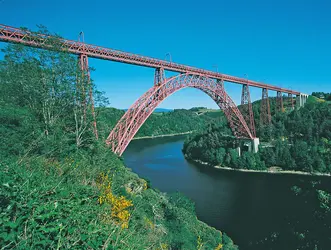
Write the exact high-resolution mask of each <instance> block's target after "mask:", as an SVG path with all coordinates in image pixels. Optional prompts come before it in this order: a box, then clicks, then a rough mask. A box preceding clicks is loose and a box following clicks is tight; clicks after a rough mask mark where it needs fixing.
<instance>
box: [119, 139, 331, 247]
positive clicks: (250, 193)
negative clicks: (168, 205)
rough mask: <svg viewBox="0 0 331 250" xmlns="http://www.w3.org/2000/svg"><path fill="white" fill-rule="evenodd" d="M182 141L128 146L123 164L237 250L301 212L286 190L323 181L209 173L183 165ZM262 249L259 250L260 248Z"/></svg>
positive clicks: (148, 141) (196, 166)
mask: <svg viewBox="0 0 331 250" xmlns="http://www.w3.org/2000/svg"><path fill="white" fill-rule="evenodd" d="M184 138H185V136H178V137H164V138H157V139H143V140H134V141H132V142H131V143H130V145H129V147H128V148H127V150H126V152H124V161H125V164H126V165H127V166H128V167H129V168H131V169H132V170H133V171H134V172H136V173H137V174H139V175H140V176H141V177H145V178H147V179H149V180H150V181H151V183H152V186H153V187H155V188H158V189H159V190H161V191H162V192H168V193H171V192H176V191H180V192H182V193H184V194H185V195H186V196H188V197H190V198H191V199H192V200H193V201H194V202H195V205H196V211H197V215H198V218H199V219H200V220H202V221H204V222H206V223H207V224H209V225H210V226H213V227H215V228H217V229H219V230H221V231H223V232H226V233H227V234H228V235H229V236H230V237H231V238H232V239H233V240H234V242H235V243H236V244H238V245H239V246H240V249H258V247H257V246H256V245H255V246H252V245H251V243H252V242H257V241H260V240H263V239H265V238H266V237H268V238H269V237H270V235H271V234H272V233H273V232H281V231H282V230H283V229H282V227H283V225H284V223H286V222H287V221H288V220H289V218H290V217H291V215H293V214H297V213H300V211H301V209H302V208H301V207H299V206H298V204H296V203H295V202H294V201H293V199H292V197H293V196H292V193H291V187H292V186H293V185H296V184H297V183H298V182H300V179H311V180H314V179H315V180H327V181H329V179H326V178H328V177H325V178H324V177H311V176H298V175H272V174H266V173H247V172H236V171H228V170H220V169H215V168H212V167H210V166H206V165H202V164H197V163H193V162H188V161H187V160H186V159H185V158H184V156H183V154H182V151H181V150H182V147H183V141H184ZM261 249H265V248H261Z"/></svg>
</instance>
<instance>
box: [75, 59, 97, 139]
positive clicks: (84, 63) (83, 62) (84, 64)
mask: <svg viewBox="0 0 331 250" xmlns="http://www.w3.org/2000/svg"><path fill="white" fill-rule="evenodd" d="M79 65H80V69H81V71H82V74H83V75H82V84H81V86H80V88H82V91H81V92H82V93H83V95H84V96H83V102H84V103H83V106H84V107H83V108H84V119H85V121H86V108H87V104H86V103H87V102H86V96H85V89H84V88H85V82H87V88H88V93H89V99H90V102H91V113H92V119H93V121H92V127H93V132H94V135H95V137H96V139H98V129H97V121H96V117H95V110H94V100H93V87H92V84H91V76H90V70H89V66H88V57H87V55H85V54H80V55H79Z"/></svg>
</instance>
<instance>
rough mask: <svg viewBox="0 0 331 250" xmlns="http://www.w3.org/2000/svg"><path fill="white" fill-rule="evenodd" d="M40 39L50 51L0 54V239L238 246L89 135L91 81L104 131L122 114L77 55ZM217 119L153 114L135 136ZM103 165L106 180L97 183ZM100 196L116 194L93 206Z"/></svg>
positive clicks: (9, 244)
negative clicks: (109, 104)
mask: <svg viewBox="0 0 331 250" xmlns="http://www.w3.org/2000/svg"><path fill="white" fill-rule="evenodd" d="M42 29H43V30H42V32H43V33H45V32H46V33H47V30H45V29H44V28H43V27H42ZM47 45H49V46H51V47H52V50H47V51H46V50H38V49H34V48H26V47H22V46H19V45H10V46H7V47H6V48H5V49H4V50H3V52H4V53H5V56H4V60H2V61H0V89H1V91H0V107H1V108H0V122H1V123H0V136H1V140H2V143H1V144H0V159H1V160H0V170H1V171H0V185H1V189H0V215H1V220H0V228H1V229H0V242H1V247H2V248H4V249H8V248H9V249H11V248H15V249H60V248H61V249H62V248H63V249H69V248H70V249H101V248H102V249H196V247H197V239H200V243H201V249H215V248H216V247H217V246H219V245H220V244H223V246H224V249H237V247H236V246H234V245H233V242H232V241H231V240H230V239H229V238H224V236H223V237H222V234H221V232H220V231H217V230H216V229H214V228H211V227H209V226H208V225H206V224H204V223H202V222H201V221H199V220H198V219H197V217H196V215H195V209H194V204H193V203H192V202H191V201H190V200H189V199H187V198H186V197H184V196H182V195H180V194H174V195H171V196H168V195H166V194H162V193H160V192H158V191H156V190H154V189H152V188H150V184H149V183H147V182H146V181H145V180H143V179H140V178H139V177H138V176H137V175H136V174H134V173H132V172H131V171H130V170H129V169H127V168H126V167H125V166H124V165H123V162H122V160H121V159H120V158H118V157H117V156H116V155H114V154H113V153H112V152H110V150H109V148H106V147H105V146H104V145H103V144H104V143H103V140H99V141H97V140H95V139H94V136H93V130H92V126H91V121H92V117H91V115H90V114H91V112H90V106H91V100H89V98H88V91H89V88H90V86H91V88H92V89H91V90H92V91H93V95H94V99H95V101H96V103H97V106H98V108H97V110H96V111H97V112H96V113H97V119H98V122H99V126H100V131H101V137H105V136H107V133H109V131H110V130H111V128H112V127H113V126H114V125H115V123H116V121H117V120H118V119H119V118H120V116H121V115H123V113H124V112H123V111H121V110H116V109H112V108H104V107H102V105H104V104H106V103H107V100H105V98H104V97H103V96H102V93H100V92H98V91H96V90H94V88H93V87H94V86H93V82H92V84H91V85H90V84H89V82H88V81H87V78H86V77H85V76H84V74H83V72H81V71H80V69H79V68H78V67H77V58H76V57H75V56H72V55H70V54H68V53H66V52H65V51H58V45H59V43H58V40H57V39H50V40H49V41H48V42H47ZM85 114H86V115H85ZM179 119H180V120H181V121H182V123H183V124H182V125H181V123H178V120H179ZM215 119H217V118H216V117H209V116H208V115H201V116H198V115H197V114H196V113H194V112H193V111H185V110H175V111H174V112H170V113H169V114H165V113H163V114H161V115H159V116H158V117H155V116H153V115H152V117H151V119H150V122H149V123H146V125H145V126H144V127H143V128H142V129H141V131H140V135H158V134H165V133H178V132H187V131H191V130H196V129H198V128H199V126H202V125H203V124H206V123H207V122H210V121H215ZM218 119H222V116H221V115H219V116H218ZM156 128H158V130H156ZM102 173H106V174H107V175H109V177H110V179H111V188H108V186H106V189H100V188H98V185H97V183H98V182H100V176H101V174H102ZM105 190H106V191H107V192H105ZM102 192H103V193H102ZM105 195H107V197H106V198H109V199H110V200H112V198H114V197H117V198H116V199H117V200H116V202H111V203H112V204H108V203H107V202H101V203H102V204H100V199H99V198H100V197H105ZM121 201H130V202H129V203H128V204H129V205H127V206H125V208H126V209H127V213H125V214H124V217H125V219H127V217H128V216H129V219H128V220H127V221H126V222H127V223H128V224H125V226H124V227H123V226H121V225H119V224H118V223H117V222H118V220H119V219H121V218H124V217H123V213H121V211H119V209H120V208H121V207H115V205H116V204H119V203H121ZM131 201H132V204H131ZM109 215H111V216H109ZM105 218H107V219H106V220H105ZM224 239H225V240H226V242H223V240H224Z"/></svg>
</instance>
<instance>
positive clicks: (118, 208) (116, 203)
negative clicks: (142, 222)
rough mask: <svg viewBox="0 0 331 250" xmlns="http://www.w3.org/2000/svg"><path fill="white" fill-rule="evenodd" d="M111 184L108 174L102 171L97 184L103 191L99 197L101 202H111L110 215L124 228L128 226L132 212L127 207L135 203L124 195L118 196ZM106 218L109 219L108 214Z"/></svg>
mask: <svg viewBox="0 0 331 250" xmlns="http://www.w3.org/2000/svg"><path fill="white" fill-rule="evenodd" d="M111 184H112V183H111V179H110V178H109V176H108V174H104V173H102V174H101V175H100V177H99V180H98V182H97V186H98V188H99V190H100V192H101V194H100V196H99V199H98V201H99V204H100V205H101V204H104V203H105V204H109V205H110V206H111V214H110V217H111V218H112V219H113V220H115V222H116V223H118V224H119V225H121V227H122V228H128V227H129V219H130V212H129V211H128V210H127V209H128V208H129V207H131V206H133V203H132V201H130V200H128V199H126V197H124V196H119V197H118V196H116V195H114V194H113V192H112V187H111ZM105 219H106V220H108V219H109V218H108V216H105Z"/></svg>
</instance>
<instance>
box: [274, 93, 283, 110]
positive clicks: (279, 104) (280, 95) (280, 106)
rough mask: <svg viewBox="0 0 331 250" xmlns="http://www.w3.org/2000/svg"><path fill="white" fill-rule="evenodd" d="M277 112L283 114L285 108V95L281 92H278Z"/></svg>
mask: <svg viewBox="0 0 331 250" xmlns="http://www.w3.org/2000/svg"><path fill="white" fill-rule="evenodd" d="M276 100H277V101H276V111H277V112H283V111H284V106H283V93H282V92H281V91H277V99H276Z"/></svg>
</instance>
